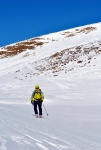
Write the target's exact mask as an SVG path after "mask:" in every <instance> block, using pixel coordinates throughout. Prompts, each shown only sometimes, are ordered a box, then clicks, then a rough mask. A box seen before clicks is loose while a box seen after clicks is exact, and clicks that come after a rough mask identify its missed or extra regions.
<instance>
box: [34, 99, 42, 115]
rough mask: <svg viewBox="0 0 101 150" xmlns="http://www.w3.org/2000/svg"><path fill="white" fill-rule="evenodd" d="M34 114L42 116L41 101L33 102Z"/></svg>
mask: <svg viewBox="0 0 101 150" xmlns="http://www.w3.org/2000/svg"><path fill="white" fill-rule="evenodd" d="M37 107H38V109H37ZM34 112H35V114H38V112H39V115H42V101H34Z"/></svg>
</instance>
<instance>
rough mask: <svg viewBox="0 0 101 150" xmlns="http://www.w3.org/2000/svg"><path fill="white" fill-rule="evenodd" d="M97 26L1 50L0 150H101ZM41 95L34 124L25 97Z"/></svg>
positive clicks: (99, 34)
mask: <svg viewBox="0 0 101 150" xmlns="http://www.w3.org/2000/svg"><path fill="white" fill-rule="evenodd" d="M100 83H101V23H96V24H91V25H87V26H82V27H78V28H74V29H69V30H65V31H61V32H57V33H52V34H48V35H43V36H40V37H37V38H32V39H28V40H25V41H21V42H18V43H14V44H11V45H8V46H5V47H1V48H0V121H1V123H0V150H100V149H101V84H100ZM36 84H39V85H40V87H41V89H42V91H43V92H44V94H45V100H44V105H45V107H46V110H47V111H48V113H49V116H47V114H46V112H45V109H44V108H43V118H38V119H36V118H35V116H33V115H34V112H33V107H32V106H31V104H30V96H31V94H32V91H33V90H34V86H35V85H36Z"/></svg>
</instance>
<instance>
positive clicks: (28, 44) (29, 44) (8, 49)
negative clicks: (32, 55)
mask: <svg viewBox="0 0 101 150" xmlns="http://www.w3.org/2000/svg"><path fill="white" fill-rule="evenodd" d="M43 44H44V42H41V41H40V38H34V39H31V40H28V41H23V42H19V43H16V44H15V45H10V46H5V47H3V48H2V51H0V58H4V57H8V56H14V55H17V54H19V53H21V52H23V51H26V50H27V49H29V50H32V49H35V48H36V47H38V46H42V45H43ZM3 49H4V50H3Z"/></svg>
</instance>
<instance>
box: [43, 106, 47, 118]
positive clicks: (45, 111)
mask: <svg viewBox="0 0 101 150" xmlns="http://www.w3.org/2000/svg"><path fill="white" fill-rule="evenodd" d="M43 107H44V110H45V112H46V114H47V116H48V113H47V110H46V108H45V106H44V104H43Z"/></svg>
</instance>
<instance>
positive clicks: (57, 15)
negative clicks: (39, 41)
mask: <svg viewBox="0 0 101 150" xmlns="http://www.w3.org/2000/svg"><path fill="white" fill-rule="evenodd" d="M97 22H101V0H88V1H87V0H85V1H84V0H0V46H5V45H8V44H12V43H15V42H18V41H22V40H25V39H29V38H33V37H37V36H40V35H44V34H48V33H52V32H57V31H61V30H65V29H70V28H73V27H78V26H83V25H87V24H92V23H97Z"/></svg>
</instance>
